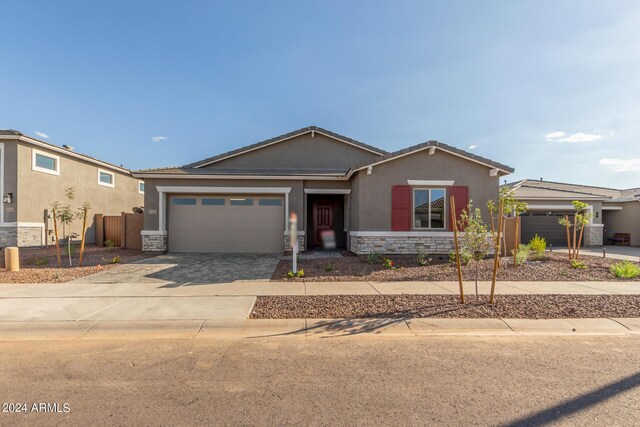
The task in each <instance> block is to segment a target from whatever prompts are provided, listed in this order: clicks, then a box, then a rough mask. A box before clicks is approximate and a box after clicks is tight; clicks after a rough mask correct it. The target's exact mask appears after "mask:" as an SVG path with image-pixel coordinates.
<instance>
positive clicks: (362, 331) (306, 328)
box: [0, 318, 640, 341]
mask: <svg viewBox="0 0 640 427" xmlns="http://www.w3.org/2000/svg"><path fill="white" fill-rule="evenodd" d="M572 335H574V336H575V335H580V336H584V335H618V336H622V335H640V318H610V319H605V318H600V319H540V320H535V319H495V318H493V319H491V318H490V319H447V318H410V319H389V318H383V319H241V320H233V319H217V320H210V319H209V320H207V319H194V320H142V321H84V320H83V321H58V322H0V341H39V340H91V339H175V338H196V339H207V338H265V337H292V336H293V337H319V338H326V337H357V336H361V337H371V336H408V337H411V336H572Z"/></svg>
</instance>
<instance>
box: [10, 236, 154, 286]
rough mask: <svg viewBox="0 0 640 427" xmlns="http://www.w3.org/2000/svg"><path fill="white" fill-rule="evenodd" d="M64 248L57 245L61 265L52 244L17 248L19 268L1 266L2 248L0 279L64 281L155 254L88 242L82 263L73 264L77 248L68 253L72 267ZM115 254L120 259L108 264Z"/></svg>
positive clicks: (77, 255) (77, 252)
mask: <svg viewBox="0 0 640 427" xmlns="http://www.w3.org/2000/svg"><path fill="white" fill-rule="evenodd" d="M64 249H66V248H64ZM64 249H63V248H61V256H62V266H63V267H62V268H58V266H57V265H58V260H57V256H56V250H55V247H54V246H50V247H48V248H20V271H6V270H4V251H2V253H0V265H2V269H0V283H65V282H69V281H71V280H75V279H79V278H81V277H85V276H90V275H92V274H95V273H99V272H101V271H105V270H110V269H117V268H118V266H119V265H122V264H128V263H131V262H134V261H139V260H142V259H145V258H151V257H154V256H156V255H157V254H149V253H143V252H140V251H137V250H133V249H121V248H106V247H97V246H95V245H88V246H86V247H85V253H84V256H83V262H82V264H83V266H82V267H78V266H77V264H78V258H79V250H78V249H77V248H76V249H75V250H74V252H73V254H72V260H73V265H74V267H68V265H69V260H68V259H67V258H66V252H65V250H64ZM115 257H119V258H120V262H119V263H117V264H111V263H110V262H111V260H112V259H113V258H115Z"/></svg>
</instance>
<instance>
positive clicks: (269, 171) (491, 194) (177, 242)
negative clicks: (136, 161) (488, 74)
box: [133, 126, 513, 254]
mask: <svg viewBox="0 0 640 427" xmlns="http://www.w3.org/2000/svg"><path fill="white" fill-rule="evenodd" d="M512 171H513V169H511V168H510V167H508V166H505V165H503V164H500V163H497V162H494V161H492V160H489V159H486V158H483V157H480V156H476V155H474V154H471V153H468V152H465V151H462V150H460V149H457V148H455V147H452V146H450V145H446V144H443V143H440V142H437V141H428V142H424V143H421V144H418V145H414V146H412V147H408V148H405V149H402V150H398V151H396V152H393V153H389V152H387V151H385V150H383V149H381V148H377V147H373V146H371V145H368V144H365V143H362V142H360V141H357V140H355V139H352V138H349V137H347V136H344V135H340V134H337V133H335V132H332V131H329V130H327V129H322V128H320V127H317V126H309V127H305V128H302V129H299V130H296V131H293V132H290V133H287V134H284V135H280V136H277V137H275V138H270V139H268V140H265V141H262V142H258V143H256V144H252V145H249V146H246V147H242V148H238V149H236V150H233V151H230V152H227V153H223V154H219V155H216V156H214V157H210V158H208V159H204V160H201V161H198V162H195V163H192V164H189V165H185V166H182V167H172V168H165V169H152V170H144V171H135V172H133V174H134V176H136V177H139V178H141V179H144V180H145V183H146V186H147V188H146V190H147V191H146V194H145V216H144V230H143V231H142V245H143V250H148V251H167V250H168V251H170V252H274V253H276V252H282V251H284V250H286V249H288V248H289V247H288V242H289V233H290V231H291V230H289V221H288V219H289V216H290V214H291V213H294V212H295V213H296V214H297V216H298V221H297V236H298V242H299V247H300V249H301V250H310V249H314V248H317V247H321V246H323V234H324V235H325V237H326V235H327V234H329V235H331V234H333V235H334V236H335V241H336V245H337V247H338V248H344V249H348V250H350V251H352V252H355V253H358V254H366V253H370V252H373V251H377V252H380V253H416V252H417V251H418V250H424V251H426V252H430V253H448V252H449V251H450V250H451V249H452V247H453V232H452V225H451V220H450V218H451V217H450V215H449V209H450V208H449V197H450V196H453V197H454V198H455V200H456V210H457V212H456V214H457V216H458V215H459V214H460V211H461V210H462V209H464V208H465V207H466V205H467V202H468V201H470V200H473V202H474V204H475V205H476V206H479V207H484V206H486V202H487V200H489V199H495V198H497V196H498V188H499V184H500V182H499V179H500V177H501V176H504V175H507V174H509V173H511V172H512Z"/></svg>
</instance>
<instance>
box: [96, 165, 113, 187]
mask: <svg viewBox="0 0 640 427" xmlns="http://www.w3.org/2000/svg"><path fill="white" fill-rule="evenodd" d="M114 182H115V175H114V174H113V173H112V172H107V171H105V170H102V169H98V184H99V185H103V186H105V187H113V186H114Z"/></svg>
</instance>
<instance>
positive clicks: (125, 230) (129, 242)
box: [94, 212, 144, 250]
mask: <svg viewBox="0 0 640 427" xmlns="http://www.w3.org/2000/svg"><path fill="white" fill-rule="evenodd" d="M94 223H95V225H96V246H104V245H105V242H107V241H111V243H112V245H113V246H114V247H117V248H127V249H137V250H141V249H142V237H141V235H140V232H141V231H142V226H143V223H144V215H143V214H136V213H125V212H122V213H121V214H120V215H102V214H96V215H95V218H94Z"/></svg>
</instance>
